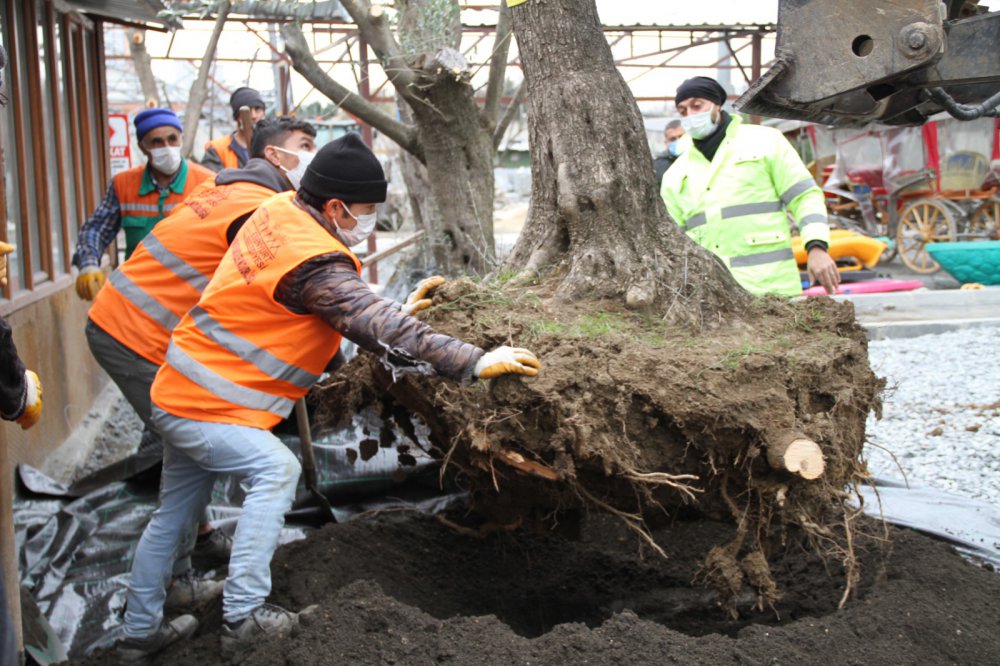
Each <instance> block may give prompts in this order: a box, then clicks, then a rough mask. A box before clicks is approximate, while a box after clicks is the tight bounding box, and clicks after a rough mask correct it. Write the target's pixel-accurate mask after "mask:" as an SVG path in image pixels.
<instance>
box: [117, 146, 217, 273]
mask: <svg viewBox="0 0 1000 666" xmlns="http://www.w3.org/2000/svg"><path fill="white" fill-rule="evenodd" d="M147 167H148V165H143V166H137V167H133V168H131V169H126V170H125V171H122V172H121V173H119V174H117V175H116V176H115V177H114V178H113V179H112V181H111V182H112V183H113V184H114V188H115V196H117V197H118V205H119V206H120V209H121V223H122V228H123V229H124V230H125V258H126V259H128V258H129V257H131V256H132V252H134V251H135V248H136V247H138V245H139V243H140V242H141V241H142V239H143V238H145V237H146V234H148V233H149V232H150V231H152V229H153V227H154V226H156V223H157V222H159V221H160V220H162V219H163V218H165V217H166V216H167V215H169V214H170V212H171V211H172V210H173V209H174V208H175V207H176V206H178V205H179V204H181V203H183V201H184V200H185V199H187V197H188V195H189V194H191V193H192V192H193V191H194V189H195V188H196V187H198V185H200V184H201V182H202V181H204V180H207V179H209V178H213V177H214V176H215V174H214V173H212V171H211V170H210V169H206V168H205V167H203V166H201V165H200V164H195V163H194V162H191V161H189V160H181V166H180V169H179V170H178V171H177V174H176V175H175V176H174V179H173V181H171V183H170V185H169V186H168V187H167V188H166V189H165V190H163V191H162V192H160V191H159V190H158V189H157V188H156V183H155V182H154V181H153V176H152V173H151V172H150V171H151V168H147Z"/></svg>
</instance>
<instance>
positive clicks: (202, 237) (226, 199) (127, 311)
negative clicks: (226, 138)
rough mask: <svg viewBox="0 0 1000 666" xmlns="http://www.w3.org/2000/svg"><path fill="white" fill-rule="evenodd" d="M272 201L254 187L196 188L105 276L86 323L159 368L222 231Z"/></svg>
mask: <svg viewBox="0 0 1000 666" xmlns="http://www.w3.org/2000/svg"><path fill="white" fill-rule="evenodd" d="M274 195H275V191H274V190H272V189H270V188H268V187H264V186H263V185H257V184H256V183H249V182H236V183H231V184H229V185H215V183H214V179H212V180H206V181H204V182H203V183H202V184H201V185H200V186H199V187H198V188H197V189H196V190H195V191H194V193H193V194H192V195H191V196H190V197H188V198H187V199H186V200H185V201H184V203H183V204H181V205H180V206H179V207H177V208H176V209H175V210H174V212H173V213H172V214H171V215H170V217H168V218H167V219H165V220H163V221H162V222H160V223H159V224H157V225H156V227H155V228H154V229H153V230H152V231H151V232H150V233H149V235H147V236H146V238H144V239H143V241H142V243H140V244H139V247H137V248H136V250H135V252H134V253H133V254H132V256H131V258H129V259H128V261H126V262H124V263H123V264H122V265H121V266H119V267H118V268H117V270H115V271H114V272H112V273H111V277H109V278H108V281H107V284H106V285H105V287H104V288H103V289H101V290H100V291H99V292H97V298H95V299H94V304H93V305H92V306H91V308H90V313H89V314H90V319H91V320H92V321H93V322H94V323H95V324H97V325H98V326H100V327H101V329H102V330H103V331H104V332H106V333H107V334H108V335H110V336H111V337H113V338H114V339H115V340H117V341H118V342H120V343H122V344H123V345H125V346H126V347H128V348H129V349H131V350H132V351H134V352H135V353H137V354H139V355H140V356H142V357H144V358H147V359H149V360H150V361H152V362H153V363H155V364H156V365H163V362H164V360H165V358H166V354H167V343H168V342H170V332H171V331H173V330H174V327H175V326H177V324H178V323H179V322H180V320H181V317H183V316H184V313H186V312H187V311H188V310H190V309H191V307H192V306H193V305H194V304H195V303H197V302H198V299H199V298H200V297H201V292H202V291H203V290H204V289H205V286H206V285H207V284H208V281H209V280H211V279H212V275H213V274H214V273H215V269H216V267H217V266H218V265H219V262H220V261H221V260H222V256H223V255H224V254H225V253H226V250H227V249H229V242H228V241H227V239H226V233H227V231H228V229H229V225H231V224H232V223H233V221H234V220H236V219H237V218H239V217H242V216H244V215H247V214H249V213H252V212H253V211H255V210H257V208H259V207H260V205H261V204H262V203H264V202H265V201H267V200H268V199H270V198H271V197H273V196H274Z"/></svg>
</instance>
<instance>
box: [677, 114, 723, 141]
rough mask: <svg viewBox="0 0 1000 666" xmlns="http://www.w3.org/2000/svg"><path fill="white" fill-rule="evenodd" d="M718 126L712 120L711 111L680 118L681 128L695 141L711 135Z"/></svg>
mask: <svg viewBox="0 0 1000 666" xmlns="http://www.w3.org/2000/svg"><path fill="white" fill-rule="evenodd" d="M718 126H719V123H717V122H714V121H713V120H712V110H711V109H709V110H708V111H705V112H703V113H695V114H693V115H690V116H684V117H683V118H681V127H683V128H684V131H685V132H687V133H688V134H690V135H691V138H692V139H694V140H695V141H698V140H700V139H704V138H706V137H708V136H710V135H711V134H712V132H714V131H715V129H716V128H717V127H718Z"/></svg>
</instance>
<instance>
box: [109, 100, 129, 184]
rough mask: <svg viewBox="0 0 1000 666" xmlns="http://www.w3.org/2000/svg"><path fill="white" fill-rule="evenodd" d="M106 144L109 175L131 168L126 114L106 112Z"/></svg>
mask: <svg viewBox="0 0 1000 666" xmlns="http://www.w3.org/2000/svg"><path fill="white" fill-rule="evenodd" d="M108 146H109V147H110V149H111V176H112V177H114V176H116V175H117V174H118V173H119V172H121V171H125V169H131V168H132V148H131V142H130V140H129V135H128V115H126V114H124V113H111V114H108Z"/></svg>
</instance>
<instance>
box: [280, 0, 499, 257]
mask: <svg viewBox="0 0 1000 666" xmlns="http://www.w3.org/2000/svg"><path fill="white" fill-rule="evenodd" d="M343 5H344V7H345V9H347V11H348V12H349V13H350V14H351V17H352V18H353V19H354V21H355V23H357V25H358V30H359V32H360V33H361V34H362V35H363V36H364V38H365V39H366V40H367V42H368V43H369V44H370V46H371V48H372V49H373V50H374V51H375V53H376V55H377V56H378V58H379V61H380V62H381V64H382V66H383V68H384V69H385V71H386V74H387V76H388V77H389V79H390V80H391V81H392V84H393V86H394V87H395V88H396V91H397V93H398V94H399V95H400V96H401V97H402V98H403V99H404V100H405V101H406V103H407V105H408V106H409V111H407V112H406V113H403V114H402V115H403V120H402V122H401V121H399V120H396V119H395V118H392V117H391V116H389V115H387V114H385V113H383V112H382V111H381V110H380V109H378V108H377V107H376V106H374V105H373V104H371V103H369V102H367V101H366V100H363V99H361V98H360V97H359V96H358V95H356V94H354V93H352V92H351V91H350V90H348V89H347V88H346V87H344V86H341V85H339V84H337V83H336V82H335V81H333V80H332V79H331V78H330V77H329V76H328V75H326V74H325V73H324V72H323V71H322V70H321V69H320V68H319V66H318V65H317V64H316V62H315V60H314V59H313V58H312V56H311V54H310V53H309V50H308V45H307V44H306V41H305V38H304V37H303V36H302V33H301V31H300V30H299V28H298V27H296V26H292V25H289V26H286V27H285V28H284V30H283V34H284V36H285V41H286V47H287V49H288V53H289V56H290V57H291V58H292V62H293V65H294V67H295V69H296V70H297V71H298V72H299V73H301V74H302V75H303V76H304V77H305V78H306V79H308V80H309V82H310V83H311V84H313V85H314V86H316V88H317V89H318V90H320V91H321V92H323V93H324V94H326V95H327V96H328V97H330V98H331V99H332V100H334V101H335V102H337V103H338V104H341V105H342V106H343V108H344V109H345V110H347V111H349V112H351V113H353V114H355V115H356V116H358V117H359V118H361V119H362V120H363V121H365V122H367V123H369V124H370V125H372V126H373V127H375V128H376V129H379V130H380V131H382V132H383V133H385V134H386V135H387V136H389V137H390V138H392V139H393V140H394V141H396V142H397V143H398V144H399V145H400V146H401V147H402V148H403V149H404V150H406V151H408V152H409V153H411V154H412V155H413V156H414V157H416V158H417V159H419V160H420V161H422V162H423V163H424V165H425V166H426V167H427V171H428V172H429V173H433V174H434V177H433V178H431V179H428V180H427V182H426V185H427V186H428V187H429V191H430V195H431V198H432V200H433V203H434V205H433V209H434V212H435V216H436V217H435V218H434V219H433V220H430V219H429V218H428V216H427V214H426V212H427V211H426V209H425V210H424V215H423V221H424V223H425V224H426V226H427V228H428V231H429V232H431V242H432V244H434V245H435V248H436V253H437V256H438V257H439V263H440V267H441V270H442V272H443V273H446V274H451V275H455V274H461V273H470V272H471V273H478V274H483V273H486V272H488V271H490V270H492V269H493V268H494V267H495V264H496V258H495V254H494V247H493V153H494V149H493V142H492V139H493V131H494V129H495V128H494V125H495V122H493V121H492V120H491V119H490V118H491V114H490V112H489V111H488V110H487V112H486V113H484V112H481V111H480V109H479V107H478V106H477V105H476V102H475V97H474V91H473V89H472V86H471V85H470V83H469V80H470V78H471V76H472V72H471V70H470V68H469V65H468V63H467V62H466V60H465V58H464V57H463V56H462V55H461V53H460V52H459V51H458V50H457V48H458V46H459V39H460V37H461V26H460V23H459V22H458V19H459V12H458V6H457V4H456V3H455V2H453V1H452V0H408V1H407V2H399V3H397V9H399V10H400V19H399V26H398V36H399V42H398V43H397V41H396V38H395V36H394V35H393V34H392V32H391V30H390V27H389V24H388V20H387V17H386V14H385V12H384V11H383V9H382V8H381V7H380V6H373V7H369V6H368V5H367V3H363V2H357V1H353V0H345V2H344V3H343ZM498 78H499V80H500V83H501V84H502V77H498Z"/></svg>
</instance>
